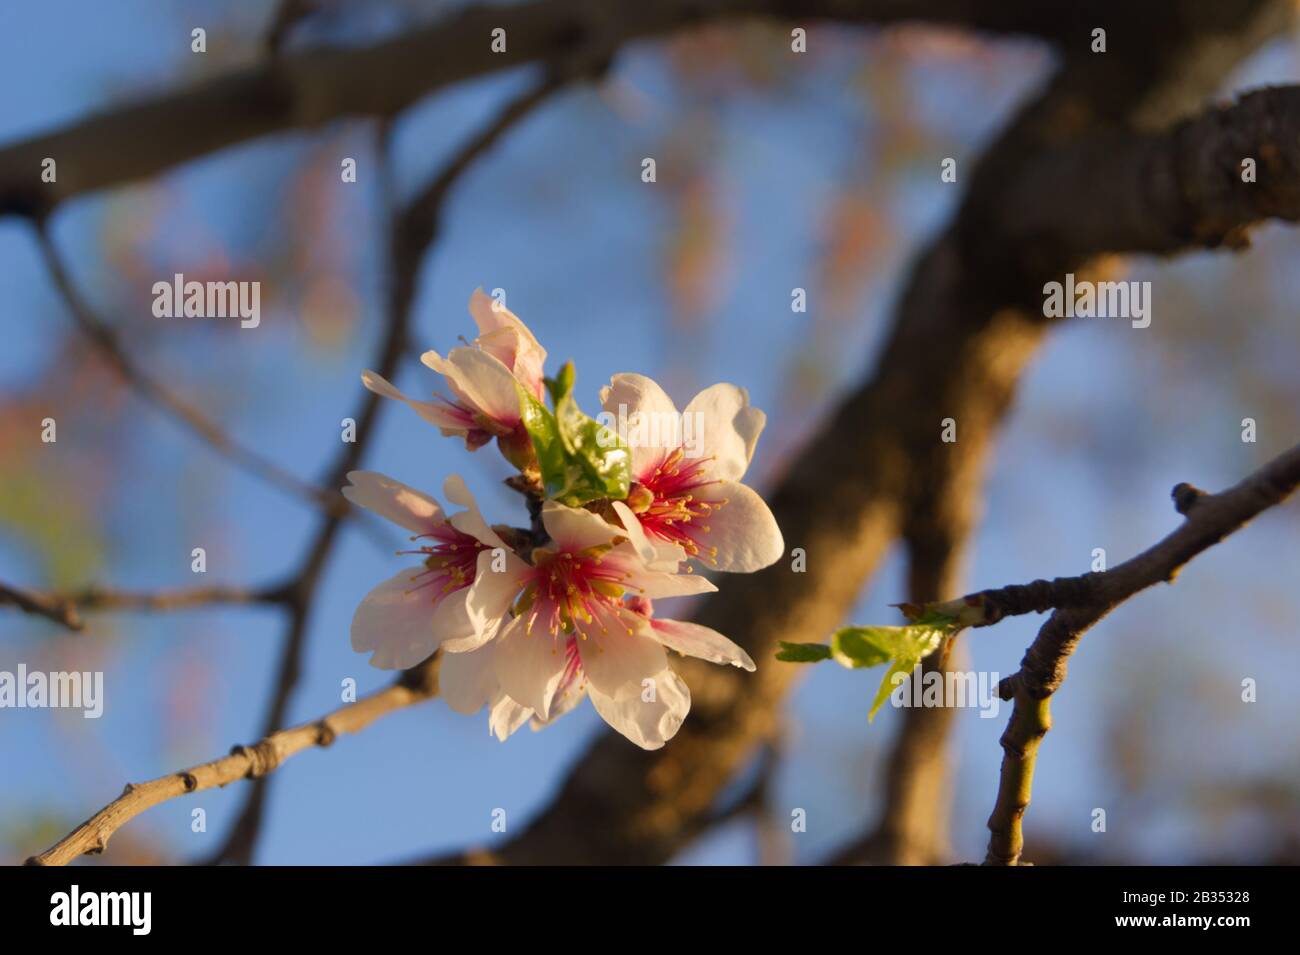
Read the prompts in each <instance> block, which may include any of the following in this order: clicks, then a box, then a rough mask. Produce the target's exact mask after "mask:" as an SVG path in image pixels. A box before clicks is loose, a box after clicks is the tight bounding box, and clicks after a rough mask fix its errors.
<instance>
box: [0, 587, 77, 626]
mask: <svg viewBox="0 0 1300 955" xmlns="http://www.w3.org/2000/svg"><path fill="white" fill-rule="evenodd" d="M0 604H12V605H13V606H15V607H17V608H18V609H19V610H21V611H22V612H23V613H30V614H34V615H36V616H38V617H45V618H46V619H47V620H53V621H54V622H55V623H57V624H59V625H60V626H63V627H67V628H68V629H69V630H80V629H82V628H83V627H84V626H85V624H84V623H82V621H81V616H80V615H79V614H78V613H77V608H76V606H75V605H74V604H71V603H69V602H68V601H67V600H63V599H60V598H58V597H54V596H50V595H48V594H38V593H33V592H31V591H27V590H19V589H18V588H16V587H10V586H9V585H8V584H0Z"/></svg>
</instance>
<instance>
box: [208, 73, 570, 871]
mask: <svg viewBox="0 0 1300 955" xmlns="http://www.w3.org/2000/svg"><path fill="white" fill-rule="evenodd" d="M560 86H561V83H560V80H559V79H558V77H557V76H555V75H548V76H546V77H544V78H543V79H542V80H540V81H539V82H538V83H537V84H536V85H535V86H533V87H532V88H530V89H529V90H528V91H527V92H525V93H524V94H522V95H521V96H519V97H517V98H515V99H513V100H511V101H510V102H508V103H507V104H506V106H505V107H504V108H503V109H502V110H501V112H500V113H499V114H498V115H497V116H495V117H494V118H493V119H492V120H491V121H490V122H489V123H488V124H487V125H486V126H485V127H484V128H483V129H482V130H481V131H480V132H478V133H477V134H475V135H474V136H473V137H472V138H471V139H470V140H469V141H467V142H466V143H465V144H464V145H463V146H462V147H461V148H460V149H459V150H457V151H456V153H455V154H454V155H453V156H452V157H451V159H450V160H448V162H447V163H446V165H445V166H444V167H443V168H442V169H441V170H440V171H439V172H438V174H437V175H435V176H434V177H433V178H432V179H431V180H430V181H429V183H428V184H427V185H426V186H425V187H424V188H423V189H422V190H421V191H420V192H419V193H418V194H417V195H416V196H415V197H414V198H413V199H412V200H410V201H409V202H408V203H407V205H406V206H405V207H404V208H403V209H402V210H401V211H400V213H398V214H395V215H394V217H393V221H392V223H391V225H390V227H389V243H390V249H389V257H390V268H391V272H392V280H391V284H390V288H389V298H388V307H387V313H386V317H387V318H386V320H387V330H386V332H385V335H384V339H383V341H382V342H381V344H380V346H379V351H378V355H377V360H376V362H375V365H376V367H377V368H379V369H380V372H379V373H380V374H381V375H383V376H384V377H390V376H392V375H393V373H394V371H395V370H396V368H397V365H398V362H399V360H400V359H401V357H402V355H403V354H404V353H405V351H406V348H407V339H408V335H409V327H410V322H411V305H412V303H413V301H414V298H415V289H416V283H417V280H418V276H419V269H420V264H421V261H422V260H423V257H424V253H425V252H426V250H427V249H428V248H429V246H430V245H431V244H432V243H433V241H434V239H435V237H436V235H437V232H438V228H439V225H440V223H441V214H442V208H443V204H444V202H445V199H446V196H447V195H448V193H449V192H450V191H451V188H452V186H453V185H454V184H455V183H456V182H457V181H458V180H459V178H460V177H461V175H463V174H464V173H465V172H466V171H467V170H468V169H469V168H470V166H471V165H472V164H473V162H474V160H475V159H477V158H478V157H479V156H480V155H482V154H483V153H485V152H486V151H487V150H489V149H490V148H491V147H492V146H493V145H494V144H495V143H496V142H497V141H498V140H499V139H500V138H501V136H503V135H504V134H505V133H506V132H507V131H508V130H509V129H511V128H512V127H514V126H515V125H516V124H517V123H518V122H520V121H521V120H523V119H524V118H525V117H526V116H528V115H529V114H530V113H531V112H532V111H533V110H534V109H535V108H537V107H538V106H540V105H541V103H542V102H543V101H544V100H545V99H546V98H547V97H548V96H550V95H551V94H552V93H553V92H555V91H556V90H558V89H559V88H560ZM386 134H387V129H386V128H384V129H381V131H380V139H381V142H383V143H384V144H386V143H387V135H386ZM381 407H382V405H381V402H380V400H379V395H378V394H376V393H374V392H366V394H365V396H364V397H363V399H362V403H361V407H360V409H359V411H358V412H357V413H356V414H354V416H353V417H354V418H355V420H356V421H357V440H356V441H355V442H353V443H351V444H348V445H345V446H344V448H343V450H342V452H341V453H340V454H339V457H338V459H337V461H335V462H334V464H333V465H332V466H331V468H330V471H329V476H328V478H327V483H326V486H328V487H336V486H338V485H341V484H343V482H344V479H345V477H346V475H347V473H348V472H349V471H351V470H352V469H353V468H355V467H356V466H357V465H358V464H359V463H360V461H361V459H362V457H363V455H364V453H365V450H366V447H367V445H368V442H369V438H370V435H371V434H373V433H374V431H375V430H376V428H375V425H376V423H377V420H378V416H379V413H380V409H381ZM337 531H338V520H337V518H336V517H334V516H332V515H331V516H328V517H326V518H325V519H324V521H323V522H322V524H321V526H320V528H319V529H318V530H317V533H316V536H315V538H314V540H313V542H312V544H311V546H310V548H309V549H308V553H307V556H306V558H305V559H304V562H303V565H302V567H301V569H300V571H299V573H298V574H297V575H296V577H295V583H294V584H293V586H292V588H291V590H290V599H289V603H288V607H289V620H288V624H287V628H286V634H285V640H284V650H283V653H282V655H281V659H280V663H279V666H278V670H277V675H276V681H275V691H274V694H273V697H272V702H271V705H270V707H269V710H268V712H267V715H266V718H265V720H264V723H263V726H264V732H266V733H271V732H273V731H274V730H276V729H277V728H278V727H279V726H280V725H281V724H282V723H283V721H284V717H285V713H286V712H287V710H288V702H289V698H290V696H291V695H292V693H293V690H294V688H295V687H296V686H297V683H298V677H299V673H300V671H301V660H302V654H303V652H304V650H305V647H306V636H307V623H308V616H309V613H310V609H311V604H312V600H313V597H314V594H315V590H316V585H317V582H318V581H319V579H320V574H321V570H322V568H323V567H324V564H325V561H326V559H327V558H328V555H329V553H330V552H331V550H332V548H333V544H334V541H335V539H336V534H337ZM266 786H267V781H266V780H265V779H263V778H259V779H257V780H256V781H255V782H254V785H253V788H252V789H251V790H250V791H249V794H248V796H247V798H246V799H245V802H244V805H243V807H242V808H241V810H240V812H239V814H238V816H237V817H236V821H235V823H234V825H233V827H232V828H231V831H230V834H229V836H228V837H227V839H226V841H225V842H224V843H223V844H222V846H221V847H220V848H219V849H218V850H217V851H216V853H214V855H213V856H212V858H211V859H210V860H209V861H211V862H236V863H241V864H247V863H248V862H250V861H251V858H252V852H253V848H254V846H255V844H256V842H257V837H258V834H259V832H260V829H261V822H262V818H263V807H264V805H265V798H266Z"/></svg>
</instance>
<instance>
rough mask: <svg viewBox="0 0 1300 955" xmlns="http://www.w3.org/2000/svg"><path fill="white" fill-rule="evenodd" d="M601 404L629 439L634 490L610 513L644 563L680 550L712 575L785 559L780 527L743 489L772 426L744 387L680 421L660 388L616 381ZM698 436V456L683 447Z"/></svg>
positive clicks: (713, 396)
mask: <svg viewBox="0 0 1300 955" xmlns="http://www.w3.org/2000/svg"><path fill="white" fill-rule="evenodd" d="M601 404H602V405H603V406H604V409H605V412H606V413H607V414H608V415H611V416H614V417H615V418H616V419H617V420H619V421H621V422H625V423H628V424H629V426H630V429H631V432H632V433H630V434H629V435H628V443H629V445H630V446H631V451H632V479H633V481H634V482H635V483H634V484H633V487H632V490H631V492H630V493H629V494H628V499H627V501H626V502H622V501H616V502H613V504H612V507H613V509H614V510H615V511H616V512H617V513H618V514H619V516H620V518H621V519H622V521H623V524H624V526H625V527H626V528H627V530H628V533H629V535H631V536H632V539H633V540H634V541H635V542H636V543H637V544H638V545H639V546H640V548H641V551H642V554H643V556H645V557H646V558H647V559H650V560H655V559H658V560H659V561H662V560H663V559H665V557H668V558H670V557H671V553H672V551H671V550H665V547H667V548H674V547H676V548H680V549H681V551H682V552H683V553H684V554H685V555H686V556H687V557H692V558H696V559H699V560H701V561H703V562H704V563H705V564H707V565H708V566H709V567H711V568H712V569H714V570H721V571H734V572H739V573H750V572H752V571H756V570H760V569H762V568H764V567H767V566H768V565H769V564H772V563H775V562H776V561H777V560H778V559H780V557H781V555H782V553H784V551H785V542H784V540H783V539H782V537H781V530H780V528H779V527H777V524H776V519H775V518H773V516H772V512H771V511H770V510H769V509H768V506H767V504H765V503H764V502H763V499H762V498H761V497H759V496H758V494H757V492H755V491H754V490H753V489H752V488H750V487H748V486H746V485H744V484H741V483H740V479H741V478H742V477H743V476H744V474H745V471H746V470H747V469H748V467H749V462H750V459H751V458H752V457H753V455H754V446H755V445H756V444H757V443H758V436H759V434H760V433H761V432H762V430H763V425H764V424H765V423H766V420H767V418H766V416H765V415H764V414H763V412H762V411H760V410H759V409H757V408H754V407H751V406H750V404H749V393H748V392H747V391H745V389H744V388H740V387H737V386H736V385H729V384H716V385H712V386H710V387H708V388H706V389H704V390H703V391H701V392H700V393H699V394H698V395H696V396H695V397H694V398H693V399H691V403H690V404H689V405H687V406H686V410H685V412H678V410H677V407H676V405H674V404H673V402H672V399H671V398H669V397H668V395H667V394H665V393H664V390H663V389H662V388H660V387H659V385H658V384H657V383H656V382H655V381H654V380H652V379H650V378H647V377H646V376H645V375H637V374H619V375H615V376H614V377H613V378H612V379H610V383H609V385H608V386H607V387H606V388H604V389H602V391H601ZM692 433H693V434H695V435H696V436H698V437H699V439H700V442H699V445H700V446H699V447H698V448H694V447H692V448H688V447H686V446H685V444H684V442H683V436H684V435H687V434H692ZM692 443H694V442H692ZM643 540H644V543H643ZM656 565H657V564H656Z"/></svg>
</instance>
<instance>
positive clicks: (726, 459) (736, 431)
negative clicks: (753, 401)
mask: <svg viewBox="0 0 1300 955" xmlns="http://www.w3.org/2000/svg"><path fill="white" fill-rule="evenodd" d="M684 414H686V415H687V416H688V417H690V418H691V419H692V421H693V422H694V423H693V425H692V427H693V428H695V430H694V431H693V432H692V434H695V435H698V436H699V441H700V447H699V448H698V452H699V456H700V457H708V456H710V455H713V456H714V458H715V459H716V460H714V462H713V465H712V467H711V468H710V473H711V474H712V475H713V476H714V477H717V478H722V479H723V480H726V481H739V480H740V478H741V476H742V475H743V474H744V473H745V469H746V468H748V467H749V460H750V458H752V457H753V456H754V446H755V445H756V444H757V443H758V436H759V434H761V433H762V431H763V425H764V424H765V423H766V421H767V416H766V415H765V414H763V412H761V411H759V410H758V409H757V408H751V407H750V406H749V392H747V391H746V390H745V389H744V388H741V387H739V386H737V385H728V384H722V383H719V384H716V385H710V386H709V387H708V388H705V389H704V390H703V391H701V392H700V393H699V394H698V395H696V396H695V397H694V398H692V399H691V403H690V404H689V405H687V406H686V411H685V412H684ZM697 416H698V417H697Z"/></svg>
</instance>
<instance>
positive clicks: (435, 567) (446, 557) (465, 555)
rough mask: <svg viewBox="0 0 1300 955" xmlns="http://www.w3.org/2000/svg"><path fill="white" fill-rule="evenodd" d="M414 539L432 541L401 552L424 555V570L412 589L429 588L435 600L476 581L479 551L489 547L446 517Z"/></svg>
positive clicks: (416, 577) (432, 599)
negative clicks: (456, 526) (417, 547)
mask: <svg viewBox="0 0 1300 955" xmlns="http://www.w3.org/2000/svg"><path fill="white" fill-rule="evenodd" d="M412 539H413V540H416V541H423V540H427V541H430V542H431V543H427V544H422V545H420V548H419V549H418V550H405V551H400V553H403V554H418V555H419V556H421V557H423V558H424V570H423V571H421V572H420V573H418V574H416V575H415V577H414V578H413V580H415V581H416V582H417V583H416V584H415V587H414V588H412V589H413V590H425V589H428V590H429V591H430V599H431V601H432V602H433V603H435V604H436V603H438V602H439V601H440V600H442V598H443V597H445V596H447V595H448V594H450V593H454V592H455V591H457V590H461V589H462V588H465V587H468V586H469V585H470V584H472V583H474V575H475V573H476V572H477V569H478V555H479V553H480V552H481V551H485V550H489V549H490V548H489V547H488V546H487V545H486V544H484V543H483V542H482V541H480V540H479V539H478V538H476V537H473V536H471V535H469V534H466V533H464V532H462V531H459V530H457V529H456V528H455V527H453V526H452V525H451V523H450V522H448V521H443V522H442V523H441V524H439V525H438V526H437V527H436V528H434V529H433V530H431V531H430V532H429V533H427V534H421V535H419V536H418V537H415V538H412Z"/></svg>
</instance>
